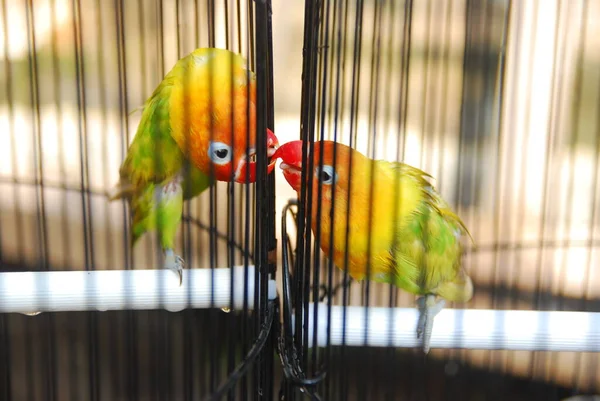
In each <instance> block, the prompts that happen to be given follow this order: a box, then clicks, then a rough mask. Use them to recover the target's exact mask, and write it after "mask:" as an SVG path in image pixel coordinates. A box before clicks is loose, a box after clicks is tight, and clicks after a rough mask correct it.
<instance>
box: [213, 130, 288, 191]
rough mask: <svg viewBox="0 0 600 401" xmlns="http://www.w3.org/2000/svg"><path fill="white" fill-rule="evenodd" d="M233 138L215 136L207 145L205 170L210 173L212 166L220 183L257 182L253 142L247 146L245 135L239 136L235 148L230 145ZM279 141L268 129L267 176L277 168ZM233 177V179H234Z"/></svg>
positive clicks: (235, 140) (235, 139)
mask: <svg viewBox="0 0 600 401" xmlns="http://www.w3.org/2000/svg"><path fill="white" fill-rule="evenodd" d="M230 142H231V136H230V135H225V136H224V137H223V138H220V137H219V135H215V137H214V138H213V139H212V141H207V143H206V145H207V146H206V156H207V157H206V158H204V159H203V160H205V162H204V163H202V164H203V167H204V168H203V170H205V171H206V172H207V173H209V172H210V169H211V167H210V164H212V169H213V171H214V177H215V179H216V180H218V181H234V182H239V183H253V182H255V181H256V148H255V143H254V141H252V143H250V145H249V146H247V145H246V142H247V138H246V136H245V135H238V136H236V137H235V138H234V144H233V146H231V145H230ZM278 146H279V141H278V139H277V137H276V136H275V134H274V133H273V132H272V131H271V130H270V129H268V128H267V157H268V158H269V160H268V165H267V174H270V173H271V172H272V171H273V169H274V168H275V162H276V160H277V159H275V158H273V157H272V156H273V154H274V153H275V151H276V149H277V147H278ZM232 177H233V179H232Z"/></svg>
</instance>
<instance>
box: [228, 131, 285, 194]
mask: <svg viewBox="0 0 600 401" xmlns="http://www.w3.org/2000/svg"><path fill="white" fill-rule="evenodd" d="M278 146H279V140H278V139H277V137H276V136H275V134H274V133H273V131H271V130H270V129H268V128H267V157H269V158H270V161H269V164H268V166H267V174H271V172H272V171H273V169H274V168H275V162H276V161H277V159H276V158H275V157H273V155H274V154H275V153H276V152H277V148H278ZM246 174H248V181H246ZM235 182H239V183H242V184H243V183H246V182H248V183H253V182H256V162H255V161H250V162H247V161H246V160H243V161H242V162H241V165H240V167H239V170H238V171H237V174H236V178H235Z"/></svg>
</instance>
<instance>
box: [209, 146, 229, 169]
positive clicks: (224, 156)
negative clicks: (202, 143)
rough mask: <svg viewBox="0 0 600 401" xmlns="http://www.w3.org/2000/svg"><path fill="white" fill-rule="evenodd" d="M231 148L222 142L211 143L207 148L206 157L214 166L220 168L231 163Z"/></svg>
mask: <svg viewBox="0 0 600 401" xmlns="http://www.w3.org/2000/svg"><path fill="white" fill-rule="evenodd" d="M231 154H232V152H231V146H229V145H227V144H226V143H223V142H211V143H210V145H209V146H208V157H210V160H212V162H213V163H214V164H218V165H219V166H222V165H224V164H227V163H229V162H230V161H231Z"/></svg>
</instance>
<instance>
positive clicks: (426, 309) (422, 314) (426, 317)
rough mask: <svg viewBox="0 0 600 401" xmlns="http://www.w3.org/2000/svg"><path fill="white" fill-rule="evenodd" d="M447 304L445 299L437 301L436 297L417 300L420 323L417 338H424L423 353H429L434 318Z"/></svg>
mask: <svg viewBox="0 0 600 401" xmlns="http://www.w3.org/2000/svg"><path fill="white" fill-rule="evenodd" d="M445 304H446V301H444V300H443V299H442V300H440V301H439V302H436V301H435V295H433V294H428V295H425V296H424V297H419V299H417V305H418V308H419V322H418V323H417V338H421V336H423V352H425V353H426V354H427V353H428V352H429V342H430V341H431V331H432V330H433V318H434V317H435V315H437V314H438V313H439V312H440V311H441V310H442V309H443V308H444V305H445Z"/></svg>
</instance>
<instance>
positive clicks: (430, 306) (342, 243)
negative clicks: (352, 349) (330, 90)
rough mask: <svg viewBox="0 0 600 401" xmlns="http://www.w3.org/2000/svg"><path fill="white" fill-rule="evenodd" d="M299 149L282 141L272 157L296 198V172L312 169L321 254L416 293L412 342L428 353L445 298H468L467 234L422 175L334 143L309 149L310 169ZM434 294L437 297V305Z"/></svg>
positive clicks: (353, 272)
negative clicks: (416, 318) (417, 341)
mask: <svg viewBox="0 0 600 401" xmlns="http://www.w3.org/2000/svg"><path fill="white" fill-rule="evenodd" d="M302 146H303V144H302V141H292V142H288V143H285V144H283V145H281V146H280V147H279V149H277V151H276V152H275V154H274V156H273V157H275V158H281V160H282V163H281V165H280V167H281V169H282V170H283V175H284V177H285V179H286V180H287V182H288V183H289V184H290V185H291V186H292V188H294V189H295V190H296V191H297V192H298V194H299V195H300V190H301V186H302V185H301V184H302V180H301V173H302V168H303V167H304V168H307V169H311V170H312V171H313V178H312V182H308V183H307V185H309V186H312V191H313V192H312V193H313V195H312V205H309V206H311V210H312V227H311V228H312V231H313V234H315V232H316V229H317V227H319V228H320V232H321V235H320V245H321V250H322V251H323V252H324V253H325V254H327V255H328V256H329V257H331V258H332V259H333V262H334V263H335V264H336V265H337V266H338V267H339V268H342V269H344V268H346V269H347V271H348V274H349V275H350V276H351V277H352V278H353V279H355V280H358V281H360V280H363V279H368V280H372V281H375V282H382V283H391V284H393V285H395V286H397V287H399V288H402V289H403V290H405V291H408V292H410V293H412V294H416V295H421V296H422V297H420V298H419V299H418V300H417V303H418V305H419V309H420V317H419V322H418V324H417V337H418V338H421V336H422V338H423V350H424V351H425V352H426V353H427V352H428V351H429V343H430V337H431V330H432V328H433V318H434V316H435V315H436V314H437V313H438V312H439V311H440V310H441V309H442V308H443V306H444V303H445V302H444V299H446V300H449V301H454V302H467V301H469V300H470V299H471V297H472V296H473V284H472V281H471V278H470V277H469V276H468V275H467V273H466V271H465V270H464V269H463V267H462V265H461V252H462V245H461V239H462V238H463V236H469V237H470V234H469V232H468V230H467V229H466V227H465V226H464V224H463V222H462V221H461V220H460V218H459V217H458V216H457V215H456V214H455V213H454V212H453V211H452V210H451V209H450V208H449V206H448V205H447V204H446V202H445V201H444V200H443V199H442V197H441V196H440V195H439V193H438V192H437V191H436V190H435V189H434V187H433V186H432V185H431V183H430V182H429V181H428V178H430V176H429V175H428V174H427V173H425V172H423V171H421V170H419V169H417V168H415V167H411V166H409V165H407V164H404V163H399V162H388V161H385V160H373V159H370V158H368V157H366V156H365V155H363V154H361V153H359V152H358V151H356V150H354V149H352V148H350V147H348V146H346V145H343V144H341V143H337V142H333V141H319V142H315V143H314V148H313V149H312V150H311V148H310V147H309V148H308V149H309V151H312V152H313V160H314V162H313V165H311V166H303V165H302ZM307 146H308V145H307ZM334 159H335V163H334ZM306 177H308V174H306ZM319 187H321V196H320V197H319V196H318V194H319V192H318V191H319ZM332 208H333V214H331V212H332ZM319 210H320V218H319V219H317V217H318V215H317V213H318V211H319ZM332 231H333V240H331V234H332ZM347 236H348V237H347ZM346 240H347V242H346ZM346 255H347V265H346V263H345V262H346ZM367 274H368V276H367ZM436 296H440V297H441V298H442V300H440V301H439V302H436Z"/></svg>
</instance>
